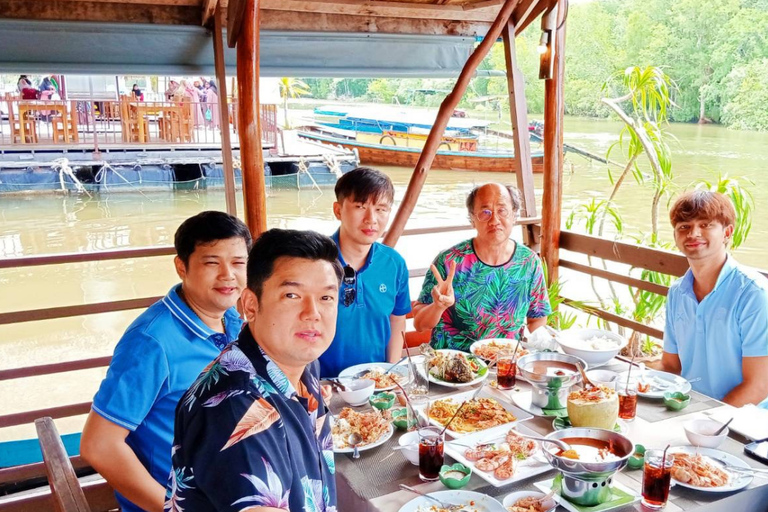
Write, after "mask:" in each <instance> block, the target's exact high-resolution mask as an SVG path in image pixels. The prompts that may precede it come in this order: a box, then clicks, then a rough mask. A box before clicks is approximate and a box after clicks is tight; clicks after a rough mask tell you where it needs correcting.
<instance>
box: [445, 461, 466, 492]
mask: <svg viewBox="0 0 768 512" xmlns="http://www.w3.org/2000/svg"><path fill="white" fill-rule="evenodd" d="M449 471H458V472H460V473H464V478H453V477H450V476H445V475H446V473H448V472H449ZM470 478H472V468H469V467H467V466H465V465H464V464H461V463H460V462H457V463H456V464H454V465H453V466H448V465H444V466H443V467H442V468H440V481H441V482H443V485H444V486H446V487H447V488H449V489H461V488H462V487H464V486H465V485H467V484H468V483H469V479H470Z"/></svg>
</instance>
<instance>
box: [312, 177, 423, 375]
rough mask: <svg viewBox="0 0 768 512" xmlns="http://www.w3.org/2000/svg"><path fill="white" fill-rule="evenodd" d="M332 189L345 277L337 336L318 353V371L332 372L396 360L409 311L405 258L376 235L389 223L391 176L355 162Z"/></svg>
mask: <svg viewBox="0 0 768 512" xmlns="http://www.w3.org/2000/svg"><path fill="white" fill-rule="evenodd" d="M335 192H336V202H335V203H333V213H334V215H335V216H336V218H337V219H339V220H340V221H341V226H340V227H339V230H338V231H337V232H336V233H334V234H333V236H332V237H331V238H332V239H333V241H334V242H336V245H337V246H338V247H339V262H340V263H341V265H342V267H343V268H344V278H343V280H342V287H341V290H340V291H339V293H340V299H339V314H338V317H337V320H336V336H335V337H334V338H333V342H332V343H331V346H330V347H329V348H328V350H326V351H325V352H324V353H323V355H322V356H320V376H321V377H336V376H338V375H339V372H340V371H341V370H343V369H344V368H347V367H349V366H353V365H356V364H360V363H373V362H385V361H389V362H392V363H394V362H396V361H397V360H398V359H400V354H401V353H402V351H403V332H404V331H405V315H406V314H407V313H408V312H410V311H411V299H410V294H409V292H408V267H407V266H406V264H405V260H404V259H403V257H402V256H400V254H399V253H398V252H397V251H396V250H394V249H392V248H391V247H387V246H386V245H382V244H380V243H379V242H377V241H376V240H377V239H378V238H379V237H380V236H382V235H383V234H384V229H386V227H387V222H388V221H389V214H390V212H391V210H392V202H393V201H394V196H395V188H394V186H393V185H392V181H391V180H390V179H389V176H387V175H386V174H384V173H383V172H381V171H377V170H375V169H371V168H369V167H358V168H357V169H353V170H351V171H349V172H348V173H346V174H345V175H344V176H342V177H341V178H339V181H337V182H336V189H335Z"/></svg>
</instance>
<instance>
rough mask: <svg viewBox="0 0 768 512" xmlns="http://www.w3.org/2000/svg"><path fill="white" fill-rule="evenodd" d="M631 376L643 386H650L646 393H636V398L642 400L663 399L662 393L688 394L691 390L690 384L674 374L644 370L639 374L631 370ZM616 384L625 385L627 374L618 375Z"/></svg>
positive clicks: (635, 370)
mask: <svg viewBox="0 0 768 512" xmlns="http://www.w3.org/2000/svg"><path fill="white" fill-rule="evenodd" d="M641 375H642V379H641ZM632 376H633V377H635V378H636V379H638V380H639V381H640V382H642V383H644V384H650V385H651V390H650V391H648V392H647V393H641V392H640V391H638V392H637V396H642V397H644V398H664V393H666V392H670V393H674V392H675V391H680V392H681V393H688V392H689V391H690V390H691V383H690V382H688V381H687V380H685V379H684V378H682V377H681V376H679V375H675V374H674V373H667V372H662V371H659V370H645V371H644V372H642V374H641V372H640V370H638V369H636V368H633V369H632ZM617 382H618V383H619V385H621V383H622V382H624V383H626V382H627V372H622V373H620V374H619V380H618V381H617Z"/></svg>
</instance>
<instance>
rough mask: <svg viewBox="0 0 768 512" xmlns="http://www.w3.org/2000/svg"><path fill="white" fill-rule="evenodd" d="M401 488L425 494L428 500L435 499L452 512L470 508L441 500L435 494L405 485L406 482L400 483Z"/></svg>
mask: <svg viewBox="0 0 768 512" xmlns="http://www.w3.org/2000/svg"><path fill="white" fill-rule="evenodd" d="M400 488H401V489H403V490H405V491H410V492H412V493H415V494H418V495H419V496H423V497H425V498H427V499H428V500H431V501H434V502H435V503H437V504H438V505H439V506H440V507H441V508H444V509H446V510H449V511H450V512H469V509H468V508H467V506H466V505H454V504H452V503H446V502H444V501H441V500H439V499H437V498H435V497H434V496H430V495H429V494H427V493H424V492H421V491H419V490H417V489H414V488H413V487H410V486H408V485H405V484H400Z"/></svg>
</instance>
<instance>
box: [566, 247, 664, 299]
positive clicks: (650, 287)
mask: <svg viewBox="0 0 768 512" xmlns="http://www.w3.org/2000/svg"><path fill="white" fill-rule="evenodd" d="M561 248H562V247H561ZM560 266H561V267H563V268H569V269H571V270H575V271H577V272H582V273H584V274H587V275H590V276H595V277H600V278H602V279H607V280H609V281H613V282H616V283H621V284H626V285H628V286H632V287H633V288H638V289H640V290H645V291H647V292H651V293H657V294H659V295H663V296H664V297H666V296H667V293H668V292H669V287H667V286H663V285H660V284H656V283H650V282H648V281H643V280H642V279H636V278H634V277H630V276H627V275H624V274H617V273H616V272H611V271H610V270H605V269H602V268H596V267H591V266H589V265H582V264H581V263H576V262H575V261H570V260H564V259H562V258H560Z"/></svg>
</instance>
